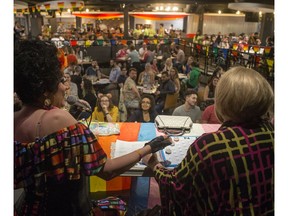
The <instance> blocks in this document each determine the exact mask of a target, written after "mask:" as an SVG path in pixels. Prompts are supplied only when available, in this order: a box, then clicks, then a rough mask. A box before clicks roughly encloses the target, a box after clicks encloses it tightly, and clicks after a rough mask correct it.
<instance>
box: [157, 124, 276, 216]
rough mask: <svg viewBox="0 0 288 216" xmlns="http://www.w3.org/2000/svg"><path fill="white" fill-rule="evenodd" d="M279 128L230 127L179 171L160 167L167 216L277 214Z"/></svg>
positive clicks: (207, 139) (201, 142)
mask: <svg viewBox="0 0 288 216" xmlns="http://www.w3.org/2000/svg"><path fill="white" fill-rule="evenodd" d="M273 176H274V128H273V126H272V125H271V124H270V123H267V122H261V123H251V124H242V125H237V124H233V123H231V122H227V123H224V124H223V125H222V126H221V128H220V129H219V130H218V131H216V132H213V133H207V134H203V135H202V136H201V137H199V138H198V139H197V140H196V141H195V142H194V143H192V144H191V146H190V147H189V149H188V151H187V155H186V157H185V158H184V159H183V161H182V162H181V164H179V166H178V167H176V168H175V169H174V170H167V169H165V168H157V169H156V170H155V179H156V180H157V182H158V183H159V187H160V194H161V203H162V215H165V216H169V215H174V214H173V213H175V212H176V213H177V214H176V215H187V216H188V215H189V216H191V215H274V178H273Z"/></svg>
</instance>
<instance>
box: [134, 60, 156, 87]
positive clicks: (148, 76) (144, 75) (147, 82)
mask: <svg viewBox="0 0 288 216" xmlns="http://www.w3.org/2000/svg"><path fill="white" fill-rule="evenodd" d="M154 81H155V74H154V73H153V71H152V68H151V64H150V63H146V64H145V70H144V71H142V72H141V73H140V74H139V77H138V84H139V85H141V86H146V87H152V86H153V85H154Z"/></svg>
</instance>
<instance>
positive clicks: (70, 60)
mask: <svg viewBox="0 0 288 216" xmlns="http://www.w3.org/2000/svg"><path fill="white" fill-rule="evenodd" d="M66 58H67V64H68V66H67V67H66V68H65V69H64V73H69V74H70V75H72V74H73V73H74V70H75V67H76V66H77V65H78V59H77V57H76V55H74V54H68V55H67V57H66Z"/></svg>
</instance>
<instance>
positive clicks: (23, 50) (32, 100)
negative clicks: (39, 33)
mask: <svg viewBox="0 0 288 216" xmlns="http://www.w3.org/2000/svg"><path fill="white" fill-rule="evenodd" d="M60 67H61V65H60V62H59V60H58V57H57V48H56V47H55V45H53V44H49V43H47V42H43V41H39V40H22V41H19V42H17V43H15V45H14V91H15V92H16V93H17V95H18V96H19V98H20V99H21V101H22V102H23V103H24V104H39V103H41V102H43V101H44V93H45V92H48V93H49V94H53V93H55V92H56V91H57V89H58V84H59V82H60V80H61V78H62V76H63V74H62V72H61V70H60Z"/></svg>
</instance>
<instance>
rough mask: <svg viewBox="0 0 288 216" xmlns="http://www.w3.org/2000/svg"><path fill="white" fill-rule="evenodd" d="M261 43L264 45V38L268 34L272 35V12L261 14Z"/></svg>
mask: <svg viewBox="0 0 288 216" xmlns="http://www.w3.org/2000/svg"><path fill="white" fill-rule="evenodd" d="M259 36H260V40H261V42H262V43H261V44H262V45H265V40H266V38H267V37H268V36H274V14H273V13H266V14H263V15H262V19H261V29H260V32H259Z"/></svg>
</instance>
